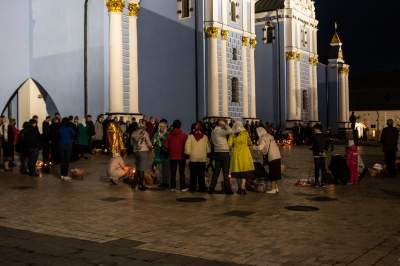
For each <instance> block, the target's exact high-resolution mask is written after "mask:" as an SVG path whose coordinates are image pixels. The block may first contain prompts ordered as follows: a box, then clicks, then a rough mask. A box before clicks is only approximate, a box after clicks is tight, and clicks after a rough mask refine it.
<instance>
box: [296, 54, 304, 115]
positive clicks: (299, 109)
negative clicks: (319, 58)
mask: <svg viewBox="0 0 400 266" xmlns="http://www.w3.org/2000/svg"><path fill="white" fill-rule="evenodd" d="M296 79H297V81H296V85H297V86H296V114H297V115H296V119H297V120H301V118H302V117H301V113H302V110H303V101H302V98H303V97H302V94H303V93H302V89H301V63H300V60H296Z"/></svg>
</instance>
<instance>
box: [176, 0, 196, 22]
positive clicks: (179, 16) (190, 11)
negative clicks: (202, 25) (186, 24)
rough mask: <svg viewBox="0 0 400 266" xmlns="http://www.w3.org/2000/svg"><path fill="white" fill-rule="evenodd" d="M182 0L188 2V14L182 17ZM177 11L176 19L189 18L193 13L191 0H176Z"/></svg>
mask: <svg viewBox="0 0 400 266" xmlns="http://www.w3.org/2000/svg"><path fill="white" fill-rule="evenodd" d="M183 1H188V4H189V15H188V16H187V17H183ZM177 9H178V11H177V13H178V19H180V20H186V19H190V18H191V17H192V14H193V11H194V9H193V0H177Z"/></svg>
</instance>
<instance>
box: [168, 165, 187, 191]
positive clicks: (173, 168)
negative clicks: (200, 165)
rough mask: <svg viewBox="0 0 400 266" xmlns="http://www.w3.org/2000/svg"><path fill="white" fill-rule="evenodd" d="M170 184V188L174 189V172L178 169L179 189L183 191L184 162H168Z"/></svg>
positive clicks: (184, 186)
mask: <svg viewBox="0 0 400 266" xmlns="http://www.w3.org/2000/svg"><path fill="white" fill-rule="evenodd" d="M169 163H170V169H171V182H170V188H173V189H175V188H176V170H177V168H178V167H179V187H180V189H185V188H186V185H185V160H170V161H169Z"/></svg>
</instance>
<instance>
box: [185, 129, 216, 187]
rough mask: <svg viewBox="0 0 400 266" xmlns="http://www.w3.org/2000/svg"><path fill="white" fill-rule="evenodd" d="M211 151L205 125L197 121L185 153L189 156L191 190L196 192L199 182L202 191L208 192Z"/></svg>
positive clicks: (187, 141) (188, 139)
mask: <svg viewBox="0 0 400 266" xmlns="http://www.w3.org/2000/svg"><path fill="white" fill-rule="evenodd" d="M209 153H211V147H210V142H209V141H208V137H207V135H205V134H204V133H203V125H202V123H201V122H197V123H196V124H195V125H194V127H193V129H192V133H191V134H190V135H189V137H188V138H187V140H186V144H185V154H186V155H188V156H189V171H190V183H189V190H190V192H195V191H196V187H197V184H198V185H199V191H200V192H206V182H205V177H206V163H207V155H208V154H209Z"/></svg>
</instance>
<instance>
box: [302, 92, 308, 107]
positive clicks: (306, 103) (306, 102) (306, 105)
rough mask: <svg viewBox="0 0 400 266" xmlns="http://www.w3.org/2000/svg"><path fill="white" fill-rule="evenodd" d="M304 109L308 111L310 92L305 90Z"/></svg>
mask: <svg viewBox="0 0 400 266" xmlns="http://www.w3.org/2000/svg"><path fill="white" fill-rule="evenodd" d="M302 98H303V99H302V100H303V110H304V111H306V110H307V109H308V92H307V91H306V90H303V97H302Z"/></svg>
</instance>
